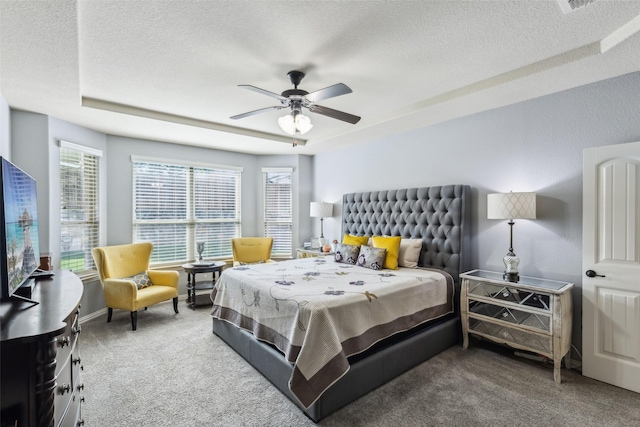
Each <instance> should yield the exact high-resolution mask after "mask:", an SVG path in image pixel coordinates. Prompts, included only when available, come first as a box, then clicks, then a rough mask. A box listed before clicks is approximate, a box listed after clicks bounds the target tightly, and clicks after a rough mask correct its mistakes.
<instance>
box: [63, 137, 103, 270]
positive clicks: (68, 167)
mask: <svg viewBox="0 0 640 427" xmlns="http://www.w3.org/2000/svg"><path fill="white" fill-rule="evenodd" d="M101 155H102V153H101V152H100V151H97V150H93V149H90V148H84V147H81V146H78V145H75V144H71V143H67V142H65V141H61V143H60V268H62V269H70V270H72V271H74V272H76V273H78V274H81V273H83V272H87V271H88V270H93V269H95V265H94V263H93V257H92V256H91V249H92V248H94V247H96V246H98V245H99V239H100V210H99V197H98V196H99V193H98V176H99V175H98V165H99V157H100V156H101Z"/></svg>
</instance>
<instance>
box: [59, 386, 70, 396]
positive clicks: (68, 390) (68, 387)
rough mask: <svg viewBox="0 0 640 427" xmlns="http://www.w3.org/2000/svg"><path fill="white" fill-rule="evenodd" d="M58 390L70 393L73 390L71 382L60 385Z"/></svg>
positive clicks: (61, 392)
mask: <svg viewBox="0 0 640 427" xmlns="http://www.w3.org/2000/svg"><path fill="white" fill-rule="evenodd" d="M58 390H59V391H60V394H65V393H69V392H70V391H71V386H70V385H69V384H63V385H61V386H60V387H58Z"/></svg>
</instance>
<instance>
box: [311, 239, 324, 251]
mask: <svg viewBox="0 0 640 427" xmlns="http://www.w3.org/2000/svg"><path fill="white" fill-rule="evenodd" d="M321 246H322V244H321V242H320V238H318V237H312V238H311V249H316V250H320V247H321Z"/></svg>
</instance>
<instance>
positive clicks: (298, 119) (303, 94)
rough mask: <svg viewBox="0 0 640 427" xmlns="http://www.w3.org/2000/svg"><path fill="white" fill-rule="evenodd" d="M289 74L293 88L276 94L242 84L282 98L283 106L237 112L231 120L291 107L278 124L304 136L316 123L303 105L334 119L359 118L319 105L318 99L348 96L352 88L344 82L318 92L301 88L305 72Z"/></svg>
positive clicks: (353, 120) (352, 120) (349, 119)
mask: <svg viewBox="0 0 640 427" xmlns="http://www.w3.org/2000/svg"><path fill="white" fill-rule="evenodd" d="M287 76H289V80H290V81H291V84H293V87H294V88H293V89H288V90H285V91H284V92H282V94H280V95H278V94H277V93H273V92H270V91H268V90H264V89H260V88H258V87H255V86H251V85H240V87H244V88H245V89H249V90H252V91H254V92H258V93H262V94H263V95H267V96H270V97H272V98H276V99H277V100H279V101H280V105H275V106H273V107H266V108H261V109H259V110H254V111H249V112H247V113H243V114H238V115H235V116H232V117H231V119H233V120H237V119H242V118H244V117H248V116H252V115H254V114H259V113H263V112H265V111H271V110H280V109H282V108H287V107H289V108H290V109H291V112H290V113H289V114H287V115H284V116H282V117H280V118H279V119H278V125H279V126H280V129H282V130H283V132H285V133H287V134H288V135H295V134H296V133H299V134H301V135H304V134H305V133H307V132H309V131H310V130H311V128H312V127H313V125H312V124H311V119H310V118H309V117H308V116H305V115H304V114H302V108H306V109H307V110H309V111H310V112H312V113H315V114H321V115H323V116H327V117H331V118H332V119H337V120H342V121H344V122H347V123H351V124H356V123H358V122H359V121H360V117H358V116H354V115H353V114H349V113H345V112H343V111H338V110H333V109H331V108H327V107H323V106H321V105H317V104H316V102H317V101H321V100H323V99H328V98H333V97H336V96H340V95H346V94H347V93H351V92H352V91H351V89H350V88H349V87H348V86H347V85H345V84H343V83H338V84H335V85H333V86H329V87H326V88H324V89H320V90H317V91H315V92H311V93H309V92H307V91H306V90H302V89H298V85H299V84H300V82H301V81H302V79H303V78H304V76H305V74H304V73H303V72H302V71H297V70H293V71H289V72H288V73H287Z"/></svg>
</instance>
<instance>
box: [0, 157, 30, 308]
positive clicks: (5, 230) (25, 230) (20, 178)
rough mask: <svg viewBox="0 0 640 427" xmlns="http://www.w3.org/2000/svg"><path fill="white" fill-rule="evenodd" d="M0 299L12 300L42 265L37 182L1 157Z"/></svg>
mask: <svg viewBox="0 0 640 427" xmlns="http://www.w3.org/2000/svg"><path fill="white" fill-rule="evenodd" d="M0 168H1V172H2V173H0V177H1V178H2V185H0V192H1V194H0V196H1V197H0V202H1V203H2V206H0V224H1V225H2V230H1V231H0V246H1V247H2V253H1V254H0V280H2V289H1V295H0V298H1V299H2V300H3V301H6V300H9V299H10V298H11V297H12V296H14V294H15V293H16V291H17V290H18V288H20V287H21V286H22V285H24V284H25V283H26V282H27V281H28V280H33V279H30V276H31V275H32V274H33V272H34V271H35V270H36V269H37V268H38V266H39V264H40V241H39V234H38V200H37V197H36V181H35V179H33V178H32V177H31V176H29V174H27V173H26V172H24V171H23V170H22V169H20V168H19V167H17V166H16V165H14V164H13V163H11V162H9V161H8V160H7V159H5V158H4V157H0Z"/></svg>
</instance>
